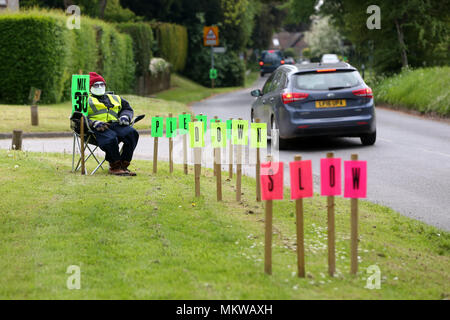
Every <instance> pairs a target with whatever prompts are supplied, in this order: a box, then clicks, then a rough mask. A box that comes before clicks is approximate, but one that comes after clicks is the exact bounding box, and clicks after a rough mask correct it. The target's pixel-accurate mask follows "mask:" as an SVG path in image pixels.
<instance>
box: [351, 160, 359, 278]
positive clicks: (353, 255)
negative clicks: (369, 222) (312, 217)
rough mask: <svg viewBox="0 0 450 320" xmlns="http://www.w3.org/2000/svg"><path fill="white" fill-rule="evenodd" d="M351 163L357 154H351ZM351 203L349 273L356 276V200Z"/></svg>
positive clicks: (353, 199)
mask: <svg viewBox="0 0 450 320" xmlns="http://www.w3.org/2000/svg"><path fill="white" fill-rule="evenodd" d="M351 159H352V160H353V161H356V160H358V155H357V154H352V158H351ZM350 203H351V218H350V225H351V235H350V239H351V267H350V273H351V274H354V275H355V274H356V273H357V272H358V199H357V198H352V199H350Z"/></svg>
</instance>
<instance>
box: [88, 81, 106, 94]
mask: <svg viewBox="0 0 450 320" xmlns="http://www.w3.org/2000/svg"><path fill="white" fill-rule="evenodd" d="M96 87H97V88H96ZM105 91H106V86H105V85H104V84H103V85H100V86H99V85H97V84H94V85H93V86H92V87H91V93H92V94H93V95H96V96H102V95H104V94H105Z"/></svg>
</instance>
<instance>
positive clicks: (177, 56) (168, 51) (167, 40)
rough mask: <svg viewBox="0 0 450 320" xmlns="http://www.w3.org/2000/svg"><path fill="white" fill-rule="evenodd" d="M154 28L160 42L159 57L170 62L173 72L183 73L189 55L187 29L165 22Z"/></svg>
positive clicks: (157, 24)
mask: <svg viewBox="0 0 450 320" xmlns="http://www.w3.org/2000/svg"><path fill="white" fill-rule="evenodd" d="M152 26H153V29H154V30H155V37H156V40H157V41H158V51H157V55H158V56H160V57H162V58H164V59H165V60H167V61H169V63H170V64H172V70H173V71H175V72H178V71H183V70H184V68H185V66H186V60H187V53H188V33H187V29H186V28H185V27H183V26H180V25H177V24H173V23H163V22H157V23H153V24H152Z"/></svg>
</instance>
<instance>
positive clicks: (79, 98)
mask: <svg viewBox="0 0 450 320" xmlns="http://www.w3.org/2000/svg"><path fill="white" fill-rule="evenodd" d="M88 105H89V76H88V75H73V76H72V113H74V112H81V113H83V114H84V115H85V116H87V115H88Z"/></svg>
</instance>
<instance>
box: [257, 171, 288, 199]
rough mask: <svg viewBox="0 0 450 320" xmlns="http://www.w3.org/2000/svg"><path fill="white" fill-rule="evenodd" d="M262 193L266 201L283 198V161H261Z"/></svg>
mask: <svg viewBox="0 0 450 320" xmlns="http://www.w3.org/2000/svg"><path fill="white" fill-rule="evenodd" d="M261 193H262V199H263V200H264V201H265V200H282V199H283V162H265V163H261Z"/></svg>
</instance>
